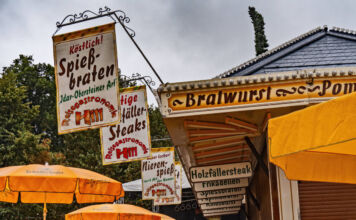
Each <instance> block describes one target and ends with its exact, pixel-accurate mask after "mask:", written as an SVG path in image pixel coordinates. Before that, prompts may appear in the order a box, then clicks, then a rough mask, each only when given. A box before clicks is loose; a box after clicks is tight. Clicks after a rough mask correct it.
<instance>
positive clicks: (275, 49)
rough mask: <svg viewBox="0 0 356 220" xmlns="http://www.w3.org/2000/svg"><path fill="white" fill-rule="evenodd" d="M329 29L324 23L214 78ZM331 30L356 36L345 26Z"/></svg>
mask: <svg viewBox="0 0 356 220" xmlns="http://www.w3.org/2000/svg"><path fill="white" fill-rule="evenodd" d="M327 30H328V27H327V26H326V25H324V26H323V27H317V28H315V29H313V30H311V31H309V32H307V33H305V34H302V35H300V36H298V37H296V38H293V39H292V40H290V41H287V42H285V43H284V44H282V45H280V46H278V47H275V48H274V49H272V50H268V51H266V52H265V53H262V54H260V55H259V56H257V57H255V58H253V59H251V60H249V61H247V62H245V63H242V64H241V65H239V66H237V67H234V68H232V69H230V70H228V71H226V72H224V73H222V74H219V75H218V76H216V77H214V78H225V77H229V76H230V75H232V74H234V73H236V72H238V71H240V70H242V69H245V68H247V67H249V66H252V65H253V64H255V63H257V62H259V61H261V60H262V59H264V58H266V57H268V56H271V55H273V54H275V53H277V52H278V51H280V50H282V49H284V48H287V47H289V46H291V45H292V44H295V43H297V42H299V41H301V40H304V39H305V38H307V37H309V36H311V35H314V34H315V33H318V32H321V31H325V32H327ZM330 31H331V32H338V33H341V34H348V35H354V36H356V31H354V30H349V29H345V28H339V27H332V28H331V29H330Z"/></svg>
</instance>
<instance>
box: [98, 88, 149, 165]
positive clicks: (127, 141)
mask: <svg viewBox="0 0 356 220" xmlns="http://www.w3.org/2000/svg"><path fill="white" fill-rule="evenodd" d="M120 108H121V121H120V123H119V124H116V125H111V126H108V127H103V128H101V129H100V136H101V148H102V154H103V155H102V158H103V164H104V165H106V164H112V163H122V162H129V161H133V160H142V159H145V158H147V157H149V156H150V155H151V137H150V128H149V118H148V106H147V95H146V87H145V86H136V87H130V88H124V89H121V92H120Z"/></svg>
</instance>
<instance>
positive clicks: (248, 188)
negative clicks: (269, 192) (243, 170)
mask: <svg viewBox="0 0 356 220" xmlns="http://www.w3.org/2000/svg"><path fill="white" fill-rule="evenodd" d="M246 194H247V196H248V197H249V198H251V199H252V202H253V204H254V205H255V206H256V208H257V209H258V210H260V203H259V202H258V200H257V199H256V197H255V196H254V195H253V194H252V192H251V190H250V187H246Z"/></svg>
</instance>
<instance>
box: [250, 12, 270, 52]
mask: <svg viewBox="0 0 356 220" xmlns="http://www.w3.org/2000/svg"><path fill="white" fill-rule="evenodd" d="M248 14H249V15H250V18H251V20H252V24H253V28H254V30H255V50H256V56H258V55H260V54H261V53H264V52H266V51H267V50H268V42H267V38H266V35H265V22H264V20H263V17H262V15H261V14H260V13H258V12H257V11H256V9H255V7H248Z"/></svg>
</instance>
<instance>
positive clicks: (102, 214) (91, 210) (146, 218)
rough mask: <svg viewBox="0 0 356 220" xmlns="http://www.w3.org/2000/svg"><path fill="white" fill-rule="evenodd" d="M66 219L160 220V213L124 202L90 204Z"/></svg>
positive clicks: (70, 214)
mask: <svg viewBox="0 0 356 220" xmlns="http://www.w3.org/2000/svg"><path fill="white" fill-rule="evenodd" d="M65 219H66V220H98V219H105V220H118V219H120V220H161V219H163V218H161V216H160V215H158V214H157V213H154V212H151V211H149V210H147V209H144V208H141V207H138V206H134V205H126V204H100V205H91V206H87V207H84V208H81V209H78V210H76V211H74V212H71V213H68V214H66V216H65Z"/></svg>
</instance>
